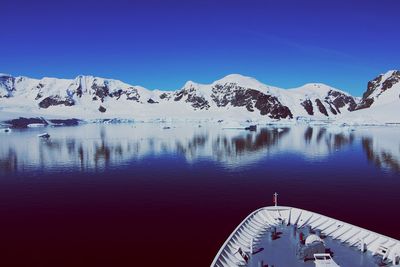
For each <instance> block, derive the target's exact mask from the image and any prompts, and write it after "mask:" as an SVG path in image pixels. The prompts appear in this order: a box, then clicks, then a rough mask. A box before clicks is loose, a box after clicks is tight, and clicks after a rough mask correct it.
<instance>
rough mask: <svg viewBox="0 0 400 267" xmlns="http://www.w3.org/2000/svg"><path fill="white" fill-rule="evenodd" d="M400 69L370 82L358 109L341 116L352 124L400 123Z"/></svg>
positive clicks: (341, 119)
mask: <svg viewBox="0 0 400 267" xmlns="http://www.w3.org/2000/svg"><path fill="white" fill-rule="evenodd" d="M399 110H400V71H398V70H397V71H396V70H391V71H388V72H386V73H385V74H381V75H379V76H378V77H376V78H375V79H373V80H372V81H370V82H368V86H367V90H366V91H365V93H364V94H363V96H362V98H361V100H360V101H359V103H358V104H357V107H356V110H355V111H354V112H351V113H350V114H347V115H346V116H344V117H342V118H339V121H340V122H344V123H351V124H370V123H372V124H375V123H378V124H380V123H386V124H391V123H393V124H399V123H400V116H399V115H398V114H399Z"/></svg>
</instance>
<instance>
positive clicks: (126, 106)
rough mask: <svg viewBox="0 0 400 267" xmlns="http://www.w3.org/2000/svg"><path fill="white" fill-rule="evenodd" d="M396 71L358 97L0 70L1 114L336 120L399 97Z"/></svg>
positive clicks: (244, 80) (223, 83) (228, 80)
mask: <svg viewBox="0 0 400 267" xmlns="http://www.w3.org/2000/svg"><path fill="white" fill-rule="evenodd" d="M399 77H400V72H399V71H397V72H396V71H390V72H388V73H386V74H384V75H380V76H379V77H378V78H376V79H374V80H373V81H371V82H369V83H368V89H367V91H366V93H365V94H364V96H363V98H362V99H361V101H360V102H359V103H358V101H357V98H355V97H353V96H351V95H350V94H348V93H346V92H343V91H341V90H338V89H335V88H332V87H330V86H327V85H324V84H320V83H313V84H306V85H304V86H301V87H299V88H294V89H281V88H277V87H273V86H268V85H265V84H263V83H261V82H259V81H257V80H256V79H254V78H250V77H245V76H242V75H238V74H232V75H228V76H226V77H224V78H222V79H220V80H217V81H215V82H213V83H211V84H199V83H195V82H192V81H188V82H187V83H186V84H185V85H184V86H183V87H182V88H181V89H179V90H176V91H161V90H147V89H146V88H143V87H141V86H132V85H129V84H126V83H123V82H121V81H118V80H113V79H104V78H99V77H93V76H78V77H76V78H75V79H72V80H68V79H56V78H43V79H40V80H39V79H32V78H28V77H13V76H11V75H6V74H0V110H1V112H0V113H1V114H2V115H0V120H1V119H4V118H5V117H7V116H8V117H16V116H20V115H24V114H25V116H26V115H27V114H29V115H30V116H33V115H37V116H44V117H69V118H71V117H74V118H79V119H101V118H114V117H118V118H127V119H140V120H146V119H150V120H154V119H161V120H174V119H180V120H185V119H186V120H193V119H194V120H197V119H215V120H221V119H231V120H232V119H234V120H252V121H255V120H260V119H262V120H282V119H284V120H290V119H299V118H314V119H326V118H332V119H337V118H345V117H348V115H349V114H350V113H357V112H353V111H355V110H359V109H363V108H364V109H370V107H375V106H379V105H380V103H385V104H387V103H388V102H391V101H397V102H398V100H399V99H398V95H399V92H397V91H398V90H400V88H399V83H398V82H399ZM392 87H393V88H392ZM396 94H397V98H396V99H394V95H396ZM350 117H351V116H350Z"/></svg>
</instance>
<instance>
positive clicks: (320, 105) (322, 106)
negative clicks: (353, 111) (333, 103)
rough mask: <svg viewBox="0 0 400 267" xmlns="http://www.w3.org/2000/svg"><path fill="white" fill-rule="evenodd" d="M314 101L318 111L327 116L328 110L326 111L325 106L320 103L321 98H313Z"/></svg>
mask: <svg viewBox="0 0 400 267" xmlns="http://www.w3.org/2000/svg"><path fill="white" fill-rule="evenodd" d="M315 103H316V104H317V107H318V110H319V112H321V113H322V114H324V115H325V116H327V117H328V116H329V115H328V111H326V108H325V106H324V105H323V104H322V102H321V100H319V99H316V100H315Z"/></svg>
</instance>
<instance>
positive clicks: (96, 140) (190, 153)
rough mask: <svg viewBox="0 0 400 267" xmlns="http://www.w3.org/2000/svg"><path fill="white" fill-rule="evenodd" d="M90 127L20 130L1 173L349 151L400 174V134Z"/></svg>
mask: <svg viewBox="0 0 400 267" xmlns="http://www.w3.org/2000/svg"><path fill="white" fill-rule="evenodd" d="M162 126H163V125H160V124H118V125H99V124H88V125H81V126H77V127H56V128H46V131H48V132H49V134H50V135H51V137H50V139H48V140H42V139H40V138H38V137H37V134H38V133H40V132H42V131H43V129H28V130H15V131H13V132H12V133H9V134H4V133H3V134H2V136H1V139H0V172H1V173H12V172H24V171H30V170H36V169H41V170H50V169H51V170H63V169H74V170H81V171H99V170H102V169H105V168H108V167H110V166H114V167H118V165H119V164H125V163H127V162H129V161H130V160H137V161H140V160H142V159H143V158H145V157H146V156H151V155H152V156H154V155H155V156H161V155H171V156H183V157H184V158H185V159H186V160H187V162H189V163H195V162H196V161H198V160H204V159H206V160H212V161H215V162H217V163H219V164H221V165H222V166H224V167H226V168H238V167H242V166H251V165H252V164H256V163H257V162H258V161H260V160H262V159H264V158H266V157H273V155H275V154H282V153H296V154H300V155H302V156H304V157H305V158H306V159H307V160H309V161H313V160H319V159H323V158H327V157H329V155H330V154H332V153H334V152H336V151H339V150H341V149H345V148H346V147H350V146H352V145H356V146H360V147H362V150H363V151H364V153H365V155H366V158H367V159H368V160H369V161H370V162H371V163H373V164H375V165H376V167H378V168H382V169H385V170H390V171H394V172H400V136H399V135H397V134H396V133H397V128H383V129H379V128H373V127H371V128H366V127H364V128H354V129H351V128H345V127H343V128H340V127H323V126H319V127H310V126H291V127H268V128H267V127H266V128H259V129H258V131H256V132H249V131H245V130H239V129H224V128H223V127H222V126H219V125H218V126H217V127H215V125H214V126H209V127H207V126H203V127H199V126H198V125H194V124H177V125H173V126H172V127H170V128H169V129H164V127H162Z"/></svg>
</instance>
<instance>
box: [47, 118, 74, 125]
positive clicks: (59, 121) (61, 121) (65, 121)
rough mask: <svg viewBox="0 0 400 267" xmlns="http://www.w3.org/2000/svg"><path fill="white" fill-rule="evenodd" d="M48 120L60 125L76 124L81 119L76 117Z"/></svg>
mask: <svg viewBox="0 0 400 267" xmlns="http://www.w3.org/2000/svg"><path fill="white" fill-rule="evenodd" d="M49 121H50V122H51V123H54V124H58V125H62V126H76V125H79V123H80V122H81V120H78V119H54V120H49Z"/></svg>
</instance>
